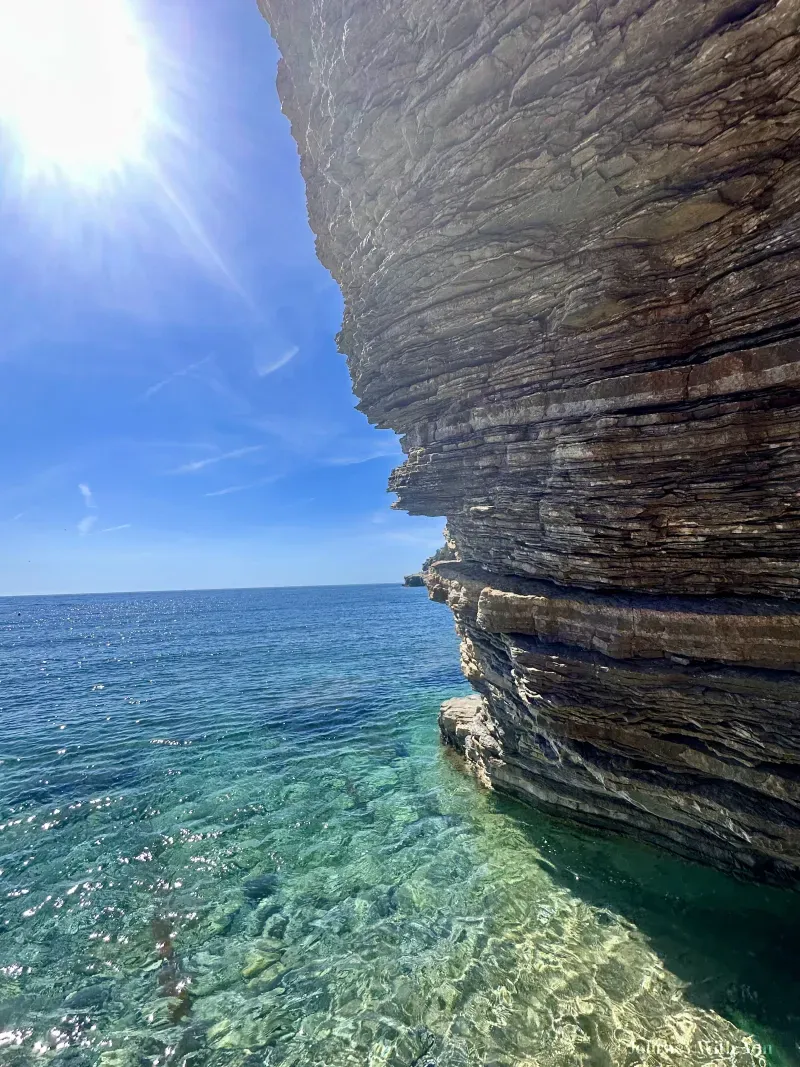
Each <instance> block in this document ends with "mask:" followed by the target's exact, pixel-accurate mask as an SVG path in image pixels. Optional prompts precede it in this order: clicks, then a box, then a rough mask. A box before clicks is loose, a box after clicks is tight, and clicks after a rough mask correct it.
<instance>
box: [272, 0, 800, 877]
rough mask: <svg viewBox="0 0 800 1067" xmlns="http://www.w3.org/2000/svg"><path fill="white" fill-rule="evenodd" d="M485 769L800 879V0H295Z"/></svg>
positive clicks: (310, 111) (406, 471)
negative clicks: (434, 545)
mask: <svg viewBox="0 0 800 1067" xmlns="http://www.w3.org/2000/svg"><path fill="white" fill-rule="evenodd" d="M261 6H262V8H263V11H264V14H265V15H266V17H267V18H268V20H269V22H270V24H271V26H272V29H273V32H274V33H275V35H276V38H277V40H278V43H279V46H280V48H281V50H282V53H283V56H284V60H283V62H282V63H281V67H280V71H279V91H280V93H281V97H282V100H283V105H284V108H285V111H286V113H287V115H288V116H289V118H290V120H291V123H292V130H293V133H294V136H295V138H296V139H297V142H298V145H299V148H300V155H301V161H302V168H303V173H304V176H305V179H306V182H307V187H308V203H309V213H310V218H311V224H312V226H313V228H314V230H315V231H316V233H317V236H318V250H319V254H320V256H321V258H322V261H323V262H324V263H325V264H326V265H327V266H328V267H329V268H330V270H331V271H332V272H333V274H334V276H335V278H336V280H337V281H338V282H339V284H340V285H341V288H342V291H343V293H344V297H345V301H346V314H345V320H344V325H343V328H342V333H341V337H340V342H341V347H342V349H343V351H344V352H345V353H347V356H348V360H349V366H350V370H351V373H352V377H353V381H354V383H355V389H356V392H357V394H358V396H359V397H360V398H361V407H362V409H363V410H364V411H365V412H366V414H367V415H368V416H369V418H370V419H371V420H372V421H373V422H374V423H376V424H377V425H379V426H383V427H391V428H393V429H395V430H397V431H398V432H399V433H401V434H403V435H404V448H405V451H406V453H407V456H408V459H407V462H406V463H405V464H404V465H403V466H402V467H401V468H400V469H399V470H398V471H396V472H395V474H394V476H393V479H392V483H391V487H392V488H393V489H394V490H395V491H396V492H397V494H398V496H399V502H400V505H401V506H402V507H404V508H406V509H407V510H409V511H410V512H412V513H414V514H425V515H446V517H447V522H448V526H449V530H450V536H451V538H452V540H453V542H454V543H455V546H456V548H457V550H458V556H459V559H460V561H461V562H444V563H439V564H436V565H435V566H434V567H433V568H432V569H431V572H430V576H429V579H428V583H429V588H430V590H431V593H432V595H433V596H434V597H435V598H437V599H442V600H446V601H447V602H448V603H449V604H450V606H451V607H452V608H453V611H454V612H455V616H456V621H457V625H458V629H459V632H460V634H461V637H462V642H463V644H462V648H463V661H464V668H465V671H466V674H467V676H468V678H469V679H470V681H471V682H472V683H473V685H474V687H475V689H476V690H477V692H478V693H479V694H481V697H482V699H481V700H480V701H478V702H477V703H476V704H475V705H474V706H470V707H469V708H467V709H466V710H465V709H464V707H463V706H460V707H459V709H458V711H457V712H454V711H453V710H452V709H451V710H450V711H447V710H445V712H444V713H443V717H442V729H443V734H444V736H445V738H446V739H448V740H450V741H452V742H453V743H455V744H456V745H457V746H458V747H460V748H461V749H462V750H463V751H464V752H465V753H466V756H467V758H468V760H469V761H470V763H471V764H472V765H473V766H474V768H475V769H476V770H477V772H478V773H479V775H480V776H481V777H482V778H483V780H484V781H485V782H486V783H488V784H491V785H494V786H496V787H498V788H501V789H504V790H507V791H509V792H511V793H513V794H516V795H518V796H521V797H524V798H527V799H530V800H533V801H535V802H537V803H540V804H542V805H544V806H546V807H547V808H549V809H553V810H557V811H562V812H566V813H568V814H570V815H571V816H573V817H575V818H578V819H581V820H583V821H586V822H589V823H593V824H597V825H603V826H613V827H616V828H619V829H621V830H627V831H629V832H631V833H635V834H636V835H637V836H641V837H644V838H647V839H650V840H653V841H656V842H659V843H662V844H663V845H665V846H667V847H669V848H672V849H674V850H676V851H678V852H681V853H684V854H687V855H691V856H695V857H698V858H701V859H706V860H708V861H711V862H714V863H717V864H720V865H723V866H726V867H729V868H734V869H737V870H740V871H745V872H749V873H752V874H754V875H756V876H758V877H763V878H767V879H773V880H784V879H785V880H794V879H796V878H797V876H798V874H799V873H800V786H799V785H798V783H799V782H800V673H798V672H799V671H800V434H799V431H800V347H799V346H800V212H799V210H798V205H799V204H800V3H798V2H797V0H778V2H775V0H761V2H759V0H705V2H701V0H616V2H615V0H261Z"/></svg>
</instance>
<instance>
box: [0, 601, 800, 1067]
mask: <svg viewBox="0 0 800 1067" xmlns="http://www.w3.org/2000/svg"><path fill="white" fill-rule="evenodd" d="M0 679H1V680H2V688H1V689H0V869H2V873H0V1064H2V1065H3V1067H6V1065H8V1067H17V1065H20V1067H21V1065H28V1064H33V1063H42V1064H58V1065H61V1067H88V1065H90V1064H101V1065H102V1067H144V1065H146V1064H148V1065H161V1064H165V1063H171V1064H184V1063H185V1064H187V1067H188V1065H197V1067H199V1065H242V1067H245V1065H246V1067H256V1065H259V1064H269V1065H278V1064H281V1065H297V1067H310V1065H320V1067H340V1065H341V1067H344V1065H348V1067H349V1065H352V1067H366V1065H369V1067H383V1065H386V1067H478V1065H481V1067H534V1065H536V1067H551V1065H552V1067H556V1065H558V1067H562V1065H564V1067H566V1065H573V1064H574V1065H580V1067H612V1065H613V1067H617V1065H620V1067H636V1065H648V1067H650V1065H652V1067H661V1065H671V1064H676V1065H677V1064H680V1065H689V1067H691V1065H700V1064H703V1065H711V1064H714V1065H716V1064H719V1065H722V1064H726V1065H736V1067H749V1065H752V1064H760V1063H770V1064H783V1065H797V1064H800V1053H799V1052H798V1045H797V1041H798V1039H800V1018H799V1017H798V1016H799V1015H800V964H799V963H798V961H799V960H800V916H799V915H798V910H799V909H798V907H797V902H798V898H797V897H796V896H795V895H792V894H787V893H782V892H777V891H772V890H765V889H760V888H757V887H751V886H744V885H740V884H738V883H736V882H734V881H731V880H729V879H727V878H724V877H723V876H721V875H717V874H716V873H714V872H709V871H705V870H703V869H701V868H698V867H695V866H692V865H689V864H684V863H680V862H678V861H675V860H672V859H670V858H668V857H664V856H661V855H659V854H657V853H655V852H653V851H651V850H649V849H647V848H642V847H638V846H636V845H634V844H631V843H629V842H623V841H620V840H619V839H615V838H605V837H602V836H597V835H587V834H583V833H580V832H576V831H574V830H572V829H570V828H569V827H565V826H562V825H560V824H557V823H554V822H552V821H550V820H547V819H544V818H542V817H541V816H539V815H537V814H535V813H533V812H530V811H527V810H525V809H522V808H521V807H519V806H517V805H514V804H512V803H511V802H508V801H504V800H502V799H499V798H497V797H493V796H491V795H489V794H486V793H485V792H483V791H482V790H480V789H479V787H478V786H477V785H476V783H475V782H474V781H473V780H472V779H470V778H468V777H466V776H464V775H463V774H462V773H461V772H460V770H459V769H458V767H457V765H456V764H455V762H454V761H453V759H452V757H448V755H447V753H445V752H443V751H442V750H441V749H440V748H439V746H438V742H437V731H436V711H437V708H438V704H439V702H440V701H441V700H442V699H444V698H446V697H448V696H453V695H457V694H458V693H461V692H464V691H465V687H464V683H463V680H462V679H461V676H460V673H459V670H458V654H457V645H456V639H455V635H454V633H453V629H452V618H451V616H450V614H449V612H447V610H446V609H444V608H443V607H440V606H439V605H434V604H431V603H430V602H428V600H427V598H426V596H425V592H424V590H418V589H417V590H415V589H403V588H400V587H393V586H391V587H390V586H373V587H360V588H353V587H351V588H338V589H334V588H325V589H295V590H252V591H232V592H209V593H205V592H204V593H179V594H171V593H161V594H131V595H116V596H92V597H60V598H31V599H6V600H0Z"/></svg>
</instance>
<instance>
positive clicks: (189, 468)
mask: <svg viewBox="0 0 800 1067" xmlns="http://www.w3.org/2000/svg"><path fill="white" fill-rule="evenodd" d="M263 447H264V446H263V445H248V446H247V447H246V448H234V449H233V451H232V452H223V453H222V455H220V456H211V457H210V458H208V459H196V460H194V462H193V463H184V464H183V466H181V467H176V468H175V470H173V471H170V473H171V474H194V473H195V472H196V471H201V470H205V468H206V467H213V466H215V465H216V464H217V463H225V462H227V460H229V459H241V457H242V456H249V455H251V454H252V453H253V452H260V451H261V450H262V449H263Z"/></svg>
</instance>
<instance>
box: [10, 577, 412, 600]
mask: <svg viewBox="0 0 800 1067" xmlns="http://www.w3.org/2000/svg"><path fill="white" fill-rule="evenodd" d="M381 585H399V586H400V587H401V589H406V588H408V589H413V588H419V587H414V586H406V585H405V584H404V582H403V580H398V581H394V582H314V583H310V582H309V583H308V584H300V585H198V586H187V587H186V588H183V589H102V590H86V591H84V592H81V593H0V600H23V599H28V598H30V597H64V596H142V595H146V594H150V593H247V592H258V591H259V590H265V589H358V588H360V587H372V586H381Z"/></svg>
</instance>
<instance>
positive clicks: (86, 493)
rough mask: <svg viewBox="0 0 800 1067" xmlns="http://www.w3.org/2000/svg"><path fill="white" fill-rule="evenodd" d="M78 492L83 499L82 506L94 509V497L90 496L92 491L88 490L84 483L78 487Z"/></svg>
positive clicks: (95, 505)
mask: <svg viewBox="0 0 800 1067" xmlns="http://www.w3.org/2000/svg"><path fill="white" fill-rule="evenodd" d="M78 492H79V493H80V494H81V496H82V497H83V502H84V504H85V505H86V507H87V508H96V507H97V504H95V502H94V497H93V496H92V490H91V489H90V488H89V486H88V485H87V484H86V482H81V483H80V484H79V485H78Z"/></svg>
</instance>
